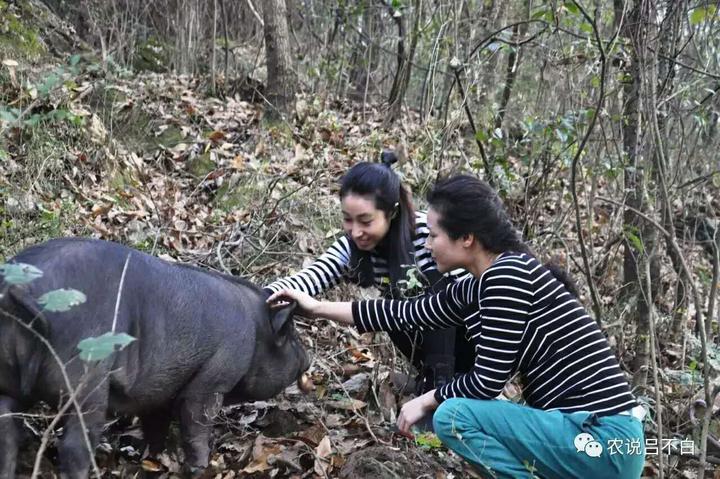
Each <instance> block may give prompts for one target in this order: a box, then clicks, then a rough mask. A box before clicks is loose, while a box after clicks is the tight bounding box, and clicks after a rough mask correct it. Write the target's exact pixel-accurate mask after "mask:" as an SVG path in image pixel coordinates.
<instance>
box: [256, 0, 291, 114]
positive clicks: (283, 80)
mask: <svg viewBox="0 0 720 479" xmlns="http://www.w3.org/2000/svg"><path fill="white" fill-rule="evenodd" d="M263 21H264V22H265V27H264V30H265V55H266V63H267V93H266V99H267V101H268V103H269V105H268V106H267V115H268V118H269V119H280V118H283V117H287V116H288V115H289V113H290V112H291V111H292V110H293V109H294V107H295V74H294V72H293V69H292V60H291V56H290V34H289V30H288V24H287V8H286V4H285V0H266V1H265V3H264V5H263Z"/></svg>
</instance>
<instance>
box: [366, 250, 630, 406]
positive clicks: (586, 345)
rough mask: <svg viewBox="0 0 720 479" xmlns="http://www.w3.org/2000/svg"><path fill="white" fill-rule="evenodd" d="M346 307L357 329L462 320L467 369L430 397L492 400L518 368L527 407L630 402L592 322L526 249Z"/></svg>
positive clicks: (447, 323) (426, 326) (432, 325)
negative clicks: (440, 286)
mask: <svg viewBox="0 0 720 479" xmlns="http://www.w3.org/2000/svg"><path fill="white" fill-rule="evenodd" d="M467 307H472V308H473V313H474V314H472V315H471V316H469V317H466V314H463V308H467ZM465 311H467V310H465ZM352 312H353V318H354V320H355V325H356V326H357V328H358V329H359V330H360V331H361V332H366V331H379V330H384V331H394V330H408V329H420V330H426V329H441V328H445V327H449V326H454V325H457V324H461V323H462V322H463V321H465V326H466V327H467V330H468V335H469V336H470V339H471V341H472V343H473V346H474V347H475V355H476V356H475V366H474V368H473V370H472V371H470V372H469V373H467V374H464V375H462V376H459V377H457V378H456V379H455V380H454V381H452V382H450V383H448V384H447V385H445V386H443V387H442V388H439V389H438V390H436V392H435V399H436V400H437V401H438V402H442V401H443V400H445V399H447V398H451V397H467V398H477V399H492V398H495V397H497V396H498V395H499V394H500V392H502V390H503V388H504V386H505V384H506V383H507V381H508V380H509V379H510V378H511V377H512V376H514V375H515V374H516V373H519V374H520V377H521V382H522V385H523V397H524V399H525V401H526V402H527V404H528V405H529V406H532V407H535V408H539V409H545V410H553V409H559V410H561V411H563V412H574V411H586V412H594V413H597V414H598V415H610V414H616V413H618V412H621V411H625V410H628V409H630V408H632V407H634V406H636V405H637V403H636V401H635V398H634V397H633V395H632V394H631V392H630V388H629V386H628V383H627V381H626V379H625V376H624V375H623V372H622V371H621V370H620V366H619V364H618V361H617V359H616V358H615V356H614V355H613V353H612V351H611V350H610V348H609V346H608V343H607V340H606V339H605V337H604V336H603V334H602V332H601V331H600V328H599V327H598V326H597V324H596V323H595V321H593V319H592V318H590V317H589V316H588V314H587V312H586V311H585V309H584V308H583V307H582V305H581V304H580V303H579V302H578V301H577V299H576V298H575V297H574V296H572V295H571V294H570V293H568V292H567V290H566V289H565V287H564V286H563V284H562V283H560V282H559V281H558V280H557V279H556V278H555V277H554V276H553V274H552V273H551V272H550V271H549V270H548V269H547V268H545V267H544V266H543V265H541V264H540V263H539V262H538V261H537V260H536V259H535V258H533V257H532V256H529V255H526V254H518V253H503V254H502V255H500V256H499V257H498V258H497V259H496V260H495V262H494V263H493V264H492V265H491V266H490V267H489V268H488V269H487V270H486V271H485V272H484V273H483V274H482V276H481V277H480V278H468V279H465V280H463V281H460V282H457V283H454V284H452V285H450V286H448V287H447V289H446V290H445V291H443V292H441V293H439V294H437V295H434V296H427V297H424V298H420V299H416V300H412V301H393V300H371V301H359V302H353V304H352Z"/></svg>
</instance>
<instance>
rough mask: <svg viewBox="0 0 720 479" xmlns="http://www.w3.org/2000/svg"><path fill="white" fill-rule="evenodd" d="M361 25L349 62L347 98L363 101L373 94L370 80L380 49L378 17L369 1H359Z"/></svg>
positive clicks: (373, 83)
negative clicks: (377, 33)
mask: <svg viewBox="0 0 720 479" xmlns="http://www.w3.org/2000/svg"><path fill="white" fill-rule="evenodd" d="M360 5H361V8H362V24H361V27H360V33H358V38H357V43H356V46H355V50H354V51H353V54H352V58H351V60H350V64H351V65H352V66H351V67H350V91H349V92H348V97H349V98H351V99H353V100H357V101H363V102H364V101H365V100H366V99H367V97H368V96H369V95H372V94H373V93H375V87H376V85H375V82H374V81H372V80H371V77H372V72H373V71H374V70H375V69H376V68H377V66H378V60H379V59H380V49H379V44H378V41H377V38H378V37H379V35H376V32H378V31H380V28H381V25H380V15H379V14H378V13H379V12H378V10H377V9H376V8H375V7H373V5H372V4H371V2H370V0H361V2H360Z"/></svg>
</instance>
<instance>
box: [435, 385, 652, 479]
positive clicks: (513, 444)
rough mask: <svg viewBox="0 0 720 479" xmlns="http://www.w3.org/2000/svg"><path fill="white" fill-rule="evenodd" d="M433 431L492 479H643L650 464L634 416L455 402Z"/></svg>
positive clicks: (440, 412)
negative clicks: (645, 469)
mask: <svg viewBox="0 0 720 479" xmlns="http://www.w3.org/2000/svg"><path fill="white" fill-rule="evenodd" d="M433 426H434V427H435V433H436V434H437V435H438V437H439V438H440V440H442V442H443V443H444V444H445V445H446V446H447V447H448V448H450V449H452V450H453V451H455V452H456V453H457V454H459V455H461V456H462V457H463V458H465V459H466V460H467V461H469V462H470V463H472V464H473V465H474V466H475V467H477V468H478V469H479V470H480V472H481V473H482V474H483V475H484V476H486V477H497V478H506V477H511V478H517V477H522V478H535V477H540V478H543V479H551V478H552V479H554V478H574V477H577V478H582V479H594V478H597V479H612V478H621V479H631V478H632V479H637V478H639V477H640V474H641V473H642V469H643V466H644V464H645V439H644V434H643V425H642V422H640V421H639V420H638V419H635V418H634V417H632V416H626V415H620V414H616V415H612V416H603V417H597V416H596V415H594V414H590V413H587V412H576V413H562V412H560V411H543V410H541V409H534V408H531V407H528V406H521V405H519V404H515V403H513V402H510V401H501V400H479V399H461V398H452V399H448V400H446V401H444V402H443V403H442V404H440V406H439V407H438V409H437V410H436V411H435V414H434V416H433Z"/></svg>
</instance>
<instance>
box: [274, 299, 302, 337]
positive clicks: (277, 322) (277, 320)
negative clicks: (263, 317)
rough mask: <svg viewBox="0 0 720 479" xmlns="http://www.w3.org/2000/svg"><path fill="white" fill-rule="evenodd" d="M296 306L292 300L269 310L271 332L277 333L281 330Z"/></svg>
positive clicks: (290, 317)
mask: <svg viewBox="0 0 720 479" xmlns="http://www.w3.org/2000/svg"><path fill="white" fill-rule="evenodd" d="M296 307H297V303H296V302H295V301H293V302H291V303H289V304H288V305H287V306H284V307H282V308H280V309H275V310H272V309H271V310H270V329H272V332H273V334H275V335H278V334H279V333H280V331H282V330H283V328H284V327H285V324H287V322H288V321H290V320H291V319H292V317H293V313H294V312H295V308H296Z"/></svg>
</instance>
